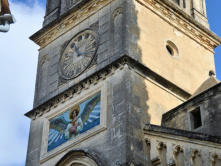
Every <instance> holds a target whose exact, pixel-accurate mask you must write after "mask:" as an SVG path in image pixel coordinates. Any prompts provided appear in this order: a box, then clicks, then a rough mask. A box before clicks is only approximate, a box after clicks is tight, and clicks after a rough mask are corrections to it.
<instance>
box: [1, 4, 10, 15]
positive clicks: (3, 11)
mask: <svg viewBox="0 0 221 166" xmlns="http://www.w3.org/2000/svg"><path fill="white" fill-rule="evenodd" d="M0 3H1V5H0V7H1V9H0V16H1V15H4V14H11V11H10V8H9V3H8V0H0Z"/></svg>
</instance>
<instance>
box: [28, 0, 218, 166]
mask: <svg viewBox="0 0 221 166" xmlns="http://www.w3.org/2000/svg"><path fill="white" fill-rule="evenodd" d="M30 38H31V40H33V41H34V42H35V43H36V44H38V45H39V46H40V49H39V56H38V69H37V78H36V89H35V99H34V106H33V109H32V110H31V111H29V112H28V113H26V116H28V117H29V118H30V119H31V127H30V136H29V145H28V152H27V160H26V166H39V165H40V166H75V165H76V166H149V165H150V159H149V158H148V155H149V153H148V150H147V146H146V142H145V140H144V132H143V129H144V126H145V125H146V124H155V125H160V123H161V116H162V114H164V113H166V112H167V111H169V110H170V109H172V108H174V107H176V106H178V105H179V104H181V103H183V102H185V101H187V100H188V99H189V98H190V97H191V96H192V94H194V92H195V91H196V90H197V88H198V87H199V86H200V85H201V84H202V83H203V82H204V81H205V80H206V79H207V78H208V76H209V72H211V71H215V67H214V56H213V55H214V48H215V47H217V46H218V45H219V44H220V43H221V40H220V38H219V37H217V36H216V35H215V34H214V33H212V32H211V31H210V29H209V24H208V20H207V16H206V6H205V0H47V7H46V15H45V18H44V23H43V27H42V29H41V30H39V31H38V32H37V33H35V34H34V35H32V36H31V37H30ZM150 166H151V165H150Z"/></svg>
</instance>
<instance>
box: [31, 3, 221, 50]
mask: <svg viewBox="0 0 221 166" xmlns="http://www.w3.org/2000/svg"><path fill="white" fill-rule="evenodd" d="M112 1H113V0H99V1H97V0H91V1H89V2H88V3H86V4H85V5H84V6H82V7H81V8H80V9H76V10H75V11H72V12H71V13H68V14H67V16H66V15H64V16H61V17H60V18H59V19H58V20H55V22H52V23H51V24H49V25H48V26H46V27H44V28H42V29H41V30H40V31H38V32H37V33H35V34H34V35H32V36H31V37H30V39H31V40H33V41H34V42H35V43H36V44H38V45H39V46H40V47H41V48H44V47H45V46H47V45H48V44H49V43H51V42H53V41H54V40H56V39H57V38H58V37H60V36H61V35H63V34H65V33H66V32H67V31H69V30H70V29H72V28H73V27H75V26H76V25H78V24H79V23H81V22H82V21H83V20H85V19H87V18H88V17H89V16H90V15H93V14H95V13H96V12H97V11H98V10H100V9H101V8H103V7H104V6H106V5H108V4H109V3H111V2H112ZM136 1H137V2H139V3H140V4H141V5H143V6H145V7H146V8H148V9H150V10H152V11H153V12H154V13H156V14H157V15H159V16H160V17H161V18H163V19H164V20H165V21H167V22H168V23H169V24H171V25H173V26H174V27H176V28H177V29H179V30H180V31H182V32H183V33H185V34H186V35H188V36H189V37H190V38H192V39H193V40H195V41H196V42H198V43H199V44H201V45H202V46H203V47H205V48H207V49H208V50H210V51H211V52H214V51H213V50H214V48H216V47H217V46H219V45H220V44H221V39H220V38H219V37H218V36H217V35H216V34H214V33H213V32H211V31H210V30H209V29H207V28H205V27H204V26H203V25H201V24H200V23H198V22H197V21H196V20H194V19H193V18H192V17H191V16H189V15H188V14H186V13H185V12H184V11H182V10H181V9H179V8H178V7H176V5H174V4H173V3H171V2H169V1H168V0H136Z"/></svg>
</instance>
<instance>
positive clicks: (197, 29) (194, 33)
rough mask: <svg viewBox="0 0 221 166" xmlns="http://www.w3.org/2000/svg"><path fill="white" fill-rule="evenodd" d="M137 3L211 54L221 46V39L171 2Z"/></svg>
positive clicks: (163, 0) (145, 0)
mask: <svg viewBox="0 0 221 166" xmlns="http://www.w3.org/2000/svg"><path fill="white" fill-rule="evenodd" d="M136 1H137V2H138V3H140V4H141V5H142V6H144V7H146V8H148V9H150V10H151V11H153V12H154V13H155V14H157V15H158V16H159V17H161V18H163V19H164V20H165V21H167V22H168V23H169V24H171V25H172V26H174V27H176V28H177V29H179V30H180V31H182V32H183V33H185V34H186V35H187V36H189V37H190V38H191V39H193V40H195V41H196V42H197V43H199V44H200V45H202V46H203V47H205V48H206V49H208V50H210V51H211V52H214V48H216V47H217V46H219V45H220V44H221V38H220V37H218V36H217V35H216V34H214V33H213V32H212V31H210V30H209V29H207V28H206V27H204V26H203V25H201V24H200V23H198V22H197V21H196V20H194V18H192V17H191V16H189V15H188V14H186V13H185V12H184V11H182V10H181V9H180V8H179V7H177V6H176V5H175V4H173V3H172V2H169V1H168V0H136Z"/></svg>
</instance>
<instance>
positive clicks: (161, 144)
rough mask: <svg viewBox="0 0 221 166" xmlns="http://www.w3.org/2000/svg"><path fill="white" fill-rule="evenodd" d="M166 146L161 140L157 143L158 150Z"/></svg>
mask: <svg viewBox="0 0 221 166" xmlns="http://www.w3.org/2000/svg"><path fill="white" fill-rule="evenodd" d="M166 148H167V145H166V144H165V143H163V142H159V143H158V145H157V150H158V151H161V150H163V149H166Z"/></svg>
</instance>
